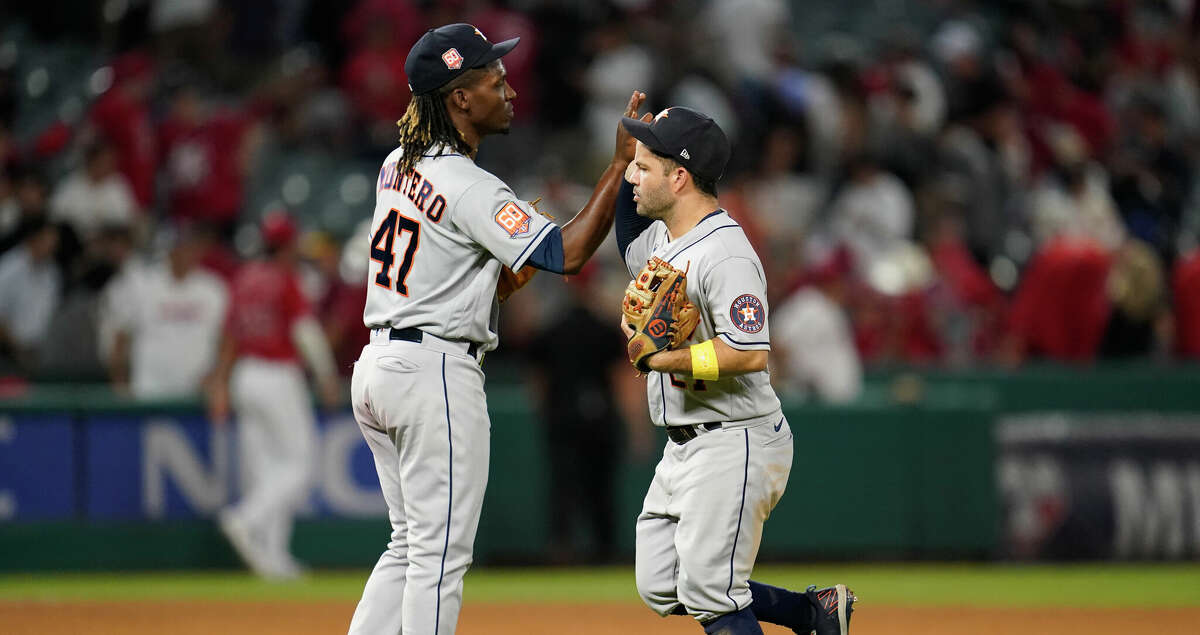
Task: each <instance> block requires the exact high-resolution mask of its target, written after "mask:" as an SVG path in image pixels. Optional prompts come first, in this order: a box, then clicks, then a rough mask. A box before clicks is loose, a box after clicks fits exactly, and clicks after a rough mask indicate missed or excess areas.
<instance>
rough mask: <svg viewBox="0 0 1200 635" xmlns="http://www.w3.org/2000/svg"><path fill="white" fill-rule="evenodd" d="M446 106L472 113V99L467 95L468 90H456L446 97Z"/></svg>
mask: <svg viewBox="0 0 1200 635" xmlns="http://www.w3.org/2000/svg"><path fill="white" fill-rule="evenodd" d="M446 105H447V106H449V107H450V108H452V109H455V110H461V111H463V112H470V110H471V97H470V96H469V95H467V91H466V89H463V88H455V89H454V90H452V91H450V94H448V95H446Z"/></svg>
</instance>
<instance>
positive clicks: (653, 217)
mask: <svg viewBox="0 0 1200 635" xmlns="http://www.w3.org/2000/svg"><path fill="white" fill-rule="evenodd" d="M623 124H624V126H625V128H626V129H627V130H628V131H629V133H630V134H631V135H633V137H634V138H636V139H637V140H638V143H637V149H636V152H635V154H634V160H633V162H632V163H631V164H630V166H629V169H628V170H627V171H626V173H625V176H626V179H627V180H628V182H629V184H631V185H632V188H629V187H628V186H626V187H625V188H624V190H623V191H622V193H621V195H619V196H618V199H617V201H618V202H617V217H616V221H615V227H616V235H617V245H618V248H619V249H620V251H621V255H622V257H623V258H624V259H625V263H626V266H627V268H628V270H629V273H630V275H631V276H633V278H634V280H633V281H632V282H631V283H630V285H629V289H628V291H627V292H626V297H625V301H624V305H623V315H622V319H621V326H622V328H623V329H624V331H625V334H626V336H627V338H628V346H627V349H628V350H627V352H628V353H629V359H630V361H631V362H632V363H633V364H634V366H635V367H636V368H637V369H638V370H640V371H642V372H646V373H648V378H647V384H646V387H647V395H648V397H649V402H650V414H651V417H652V418H653V420H654V423H655V424H656V425H660V426H665V427H666V432H667V436H668V437H669V439H670V441H668V443H667V446H666V448H665V449H664V451H663V456H662V460H661V461H660V462H659V464H658V467H657V469H656V470H655V474H654V479H653V481H652V482H651V483H650V488H649V491H648V492H647V493H646V499H645V502H644V504H643V507H642V512H641V514H640V515H639V516H638V519H637V538H636V545H637V546H636V553H637V556H636V558H637V559H636V571H637V587H638V592H639V594H640V595H641V596H642V600H643V601H644V602H645V603H646V604H647V606H649V607H650V608H651V609H653V610H654V611H655V612H657V613H658V614H659V615H663V616H666V615H671V614H676V615H685V614H686V615H691V616H692V617H694V618H695V619H696V620H698V621H699V622H700V623H701V624H702V625H703V626H704V631H705V632H706V633H714V634H715V633H721V634H728V635H734V634H746V633H762V629H761V627H760V626H759V623H758V621H759V620H762V621H765V622H770V623H773V624H779V625H782V626H786V627H788V628H791V629H793V630H794V631H795V632H797V633H809V632H812V631H815V632H816V633H818V635H846V633H847V632H848V630H849V621H850V614H851V612H852V611H853V605H854V602H855V601H856V598H855V597H854V594H853V593H851V592H850V591H849V590H848V589H847V588H846V587H845V585H842V584H838V585H836V586H833V587H830V588H827V589H821V590H818V589H816V587H809V589H808V591H807V592H806V593H795V592H792V591H788V590H786V589H780V588H776V587H771V586H767V585H765V584H760V583H757V582H753V581H751V580H750V574H751V572H752V571H753V569H754V560H755V557H756V556H757V554H758V548H759V543H760V540H761V538H762V530H763V523H764V522H765V521H766V519H767V516H768V515H769V514H770V513H771V510H772V509H773V508H774V507H775V505H776V504H777V503H778V502H779V499H780V497H782V496H783V491H784V487H785V486H786V485H787V478H788V473H789V472H790V471H791V467H792V432H791V429H790V427H789V426H788V422H787V420H786V419H785V418H784V416H783V412H782V411H781V410H780V405H779V399H778V398H777V397H776V396H775V392H774V391H773V390H772V388H771V383H770V378H769V376H768V374H767V352H768V350H770V346H771V344H770V337H769V335H770V330H769V328H768V322H767V303H766V297H767V296H766V290H767V284H766V277H765V275H764V273H763V267H762V264H761V263H760V262H759V259H758V255H757V254H755V252H754V249H753V248H752V247H751V246H750V242H749V241H748V240H747V239H746V235H745V233H744V232H743V231H742V228H741V227H740V226H739V225H738V224H737V222H735V221H734V220H733V219H732V218H730V217H729V215H728V214H727V213H726V212H725V211H724V210H722V209H720V208H719V207H718V205H717V198H716V182H717V180H718V179H719V178H720V177H721V175H722V173H723V172H724V170H725V164H726V162H727V161H728V159H729V143H728V141H727V140H726V138H725V134H724V133H723V132H722V131H721V129H720V128H719V127H718V126H717V124H716V123H714V122H713V120H712V119H710V118H709V117H707V116H705V115H703V114H701V113H699V112H696V111H694V110H691V109H688V108H668V109H667V110H664V111H662V112H661V113H659V114H658V116H656V117H654V118H653V120H651V119H650V117H649V115H646V116H645V117H643V118H642V119H641V120H639V119H632V118H626V119H624V120H623ZM630 189H631V191H632V195H633V196H632V198H630V197H629V193H630ZM634 204H636V210H635V208H634ZM684 342H689V343H690V344H691V345H690V346H684V345H683V344H684Z"/></svg>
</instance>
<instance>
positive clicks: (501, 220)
mask: <svg viewBox="0 0 1200 635" xmlns="http://www.w3.org/2000/svg"><path fill="white" fill-rule="evenodd" d="M529 220H530V218H529V214H527V213H525V210H523V209H521V208H520V207H519V206H518V205H517V204H516V203H508V204H506V205H505V206H504V207H501V208H500V211H498V212H496V224H497V225H499V226H500V227H501V228H502V229H504V231H506V232H508V237H509V238H516V237H517V236H520V235H521V234H528V233H529Z"/></svg>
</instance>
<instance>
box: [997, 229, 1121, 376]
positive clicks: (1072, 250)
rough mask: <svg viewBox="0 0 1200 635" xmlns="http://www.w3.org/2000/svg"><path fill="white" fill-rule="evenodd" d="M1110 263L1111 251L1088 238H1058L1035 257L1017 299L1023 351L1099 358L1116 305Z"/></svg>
mask: <svg viewBox="0 0 1200 635" xmlns="http://www.w3.org/2000/svg"><path fill="white" fill-rule="evenodd" d="M1110 263H1111V258H1110V256H1109V250H1108V249H1106V248H1104V247H1102V246H1100V245H1098V244H1096V243H1094V242H1091V241H1089V240H1067V239H1058V240H1055V241H1053V242H1051V243H1050V244H1049V245H1047V246H1046V248H1045V249H1043V250H1042V251H1041V252H1040V253H1039V254H1037V255H1036V256H1034V259H1033V261H1032V262H1031V263H1030V265H1029V267H1028V268H1027V269H1026V270H1025V276H1024V278H1023V279H1022V280H1021V285H1020V287H1019V288H1018V289H1017V294H1016V297H1014V298H1013V308H1012V314H1011V320H1010V323H1011V327H1012V332H1013V334H1014V336H1015V337H1016V347H1017V353H1018V355H1023V354H1032V355H1036V356H1044V357H1048V358H1051V359H1056V360H1061V361H1091V360H1092V359H1094V358H1095V357H1096V353H1097V350H1098V349H1099V346H1100V341H1101V338H1102V337H1103V335H1104V328H1105V325H1106V324H1107V322H1108V318H1109V311H1110V309H1111V307H1110V304H1109V299H1108V293H1107V288H1106V284H1107V280H1108V270H1109V265H1110Z"/></svg>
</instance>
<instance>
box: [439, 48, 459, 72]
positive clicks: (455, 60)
mask: <svg viewBox="0 0 1200 635" xmlns="http://www.w3.org/2000/svg"><path fill="white" fill-rule="evenodd" d="M442 61H443V62H445V63H446V68H449V69H451V70H458V69H460V68H462V63H463V56H462V55H460V54H459V53H458V49H449V50H447V51H446V52H445V53H442Z"/></svg>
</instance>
